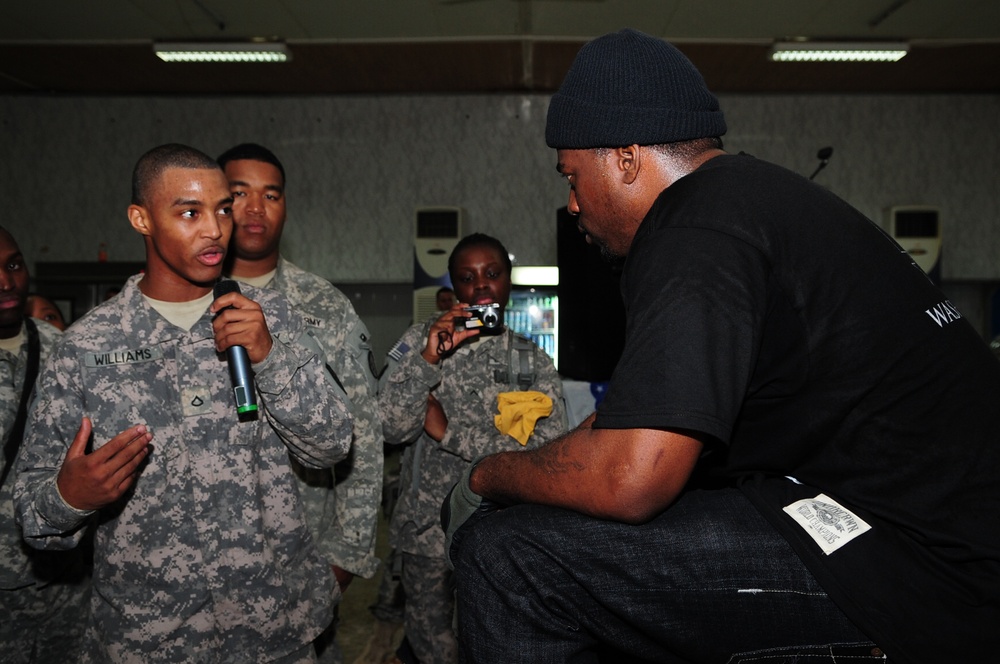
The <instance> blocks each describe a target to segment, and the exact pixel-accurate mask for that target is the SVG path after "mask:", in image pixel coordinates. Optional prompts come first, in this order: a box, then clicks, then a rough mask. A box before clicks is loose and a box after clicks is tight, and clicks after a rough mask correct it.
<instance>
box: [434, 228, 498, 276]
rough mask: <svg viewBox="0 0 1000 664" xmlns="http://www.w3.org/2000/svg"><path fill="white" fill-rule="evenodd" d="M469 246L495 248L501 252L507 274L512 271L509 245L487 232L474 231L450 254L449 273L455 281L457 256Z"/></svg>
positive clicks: (459, 242) (460, 241)
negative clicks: (508, 250)
mask: <svg viewBox="0 0 1000 664" xmlns="http://www.w3.org/2000/svg"><path fill="white" fill-rule="evenodd" d="M469 247H488V248H490V249H493V250H495V251H496V252H497V253H498V254H500V258H501V260H502V261H503V264H504V266H506V268H507V274H510V273H511V269H512V265H511V262H510V254H509V253H508V252H507V247H505V246H503V242H501V241H500V240H498V239H496V238H495V237H493V236H491V235H486V234H485V233H472V234H471V235H466V236H465V237H463V238H462V239H461V240H459V241H458V244H456V245H455V248H454V249H452V251H451V255H450V256H448V274H449V275H450V276H451V279H452V281H453V282H454V281H455V274H454V272H455V257H456V256H458V255H459V254H460V253H462V252H463V251H465V250H466V249H468V248H469Z"/></svg>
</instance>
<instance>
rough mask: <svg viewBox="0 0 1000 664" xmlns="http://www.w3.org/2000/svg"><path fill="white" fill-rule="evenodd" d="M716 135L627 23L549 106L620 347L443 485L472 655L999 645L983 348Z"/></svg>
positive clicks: (825, 215)
mask: <svg viewBox="0 0 1000 664" xmlns="http://www.w3.org/2000/svg"><path fill="white" fill-rule="evenodd" d="M725 130H726V126H725V122H724V120H723V116H722V113H721V111H720V110H719V105H718V102H717V100H716V99H715V97H714V96H713V95H712V94H711V93H710V92H709V91H708V89H707V88H706V86H705V83H704V81H703V79H702V77H701V76H700V74H699V73H698V71H697V70H696V69H695V68H694V66H693V65H692V64H691V63H690V62H689V61H688V60H687V59H686V58H685V57H684V56H683V55H682V54H681V53H680V52H679V51H678V50H677V49H675V48H674V47H672V46H671V45H669V44H667V43H666V42H664V41H662V40H660V39H656V38H654V37H650V36H648V35H644V34H642V33H640V32H636V31H634V30H623V31H621V32H618V33H615V34H610V35H605V36H603V37H600V38H598V39H596V40H594V41H593V42H590V43H589V44H587V45H586V46H584V47H583V49H582V50H581V51H580V53H579V54H578V56H577V58H576V60H575V61H574V63H573V65H572V67H571V69H570V71H569V73H568V74H567V76H566V79H565V80H564V82H563V84H562V86H561V87H560V89H559V92H558V93H557V94H556V95H555V96H553V98H552V102H551V104H550V107H549V115H548V122H547V126H546V142H547V143H548V144H549V146H550V147H553V148H555V149H556V150H557V158H558V168H559V171H560V172H561V173H562V175H563V177H565V178H566V179H567V180H568V182H569V185H570V194H569V205H568V209H569V211H570V212H571V213H572V214H574V215H576V220H577V224H578V226H579V228H580V230H581V232H583V233H584V234H586V237H587V241H588V242H593V243H596V244H598V245H600V246H601V248H602V250H603V252H604V253H605V255H606V256H608V257H609V258H612V259H616V260H622V261H624V271H623V274H622V292H623V295H624V299H625V305H626V307H625V308H626V311H627V332H626V342H625V350H624V352H623V354H622V357H621V360H620V362H619V364H618V366H617V368H616V371H615V374H614V376H613V378H612V380H611V384H610V387H609V389H608V391H607V394H606V396H605V398H604V400H603V401H602V403H601V405H600V407H599V409H598V411H597V413H596V414H595V415H594V416H592V417H591V418H590V419H588V420H587V421H586V422H584V424H582V425H581V426H580V427H579V428H578V429H576V430H575V431H573V432H571V433H569V434H567V435H566V436H564V437H562V438H559V439H556V440H555V441H552V442H550V443H549V444H548V445H545V446H543V447H541V448H538V449H535V450H531V451H526V452H513V453H502V454H497V455H493V456H489V457H486V458H485V459H483V460H481V461H480V462H479V463H478V464H477V465H475V466H474V467H473V468H472V469H471V470H470V472H468V473H466V475H465V476H464V477H463V479H462V481H461V482H459V483H458V484H457V485H456V487H455V488H454V489H453V490H452V493H451V496H450V498H449V500H448V501H447V502H446V504H445V506H444V508H443V510H442V522H443V525H444V526H445V530H446V533H447V536H448V542H449V547H450V548H449V555H450V557H451V560H452V561H453V564H454V565H455V570H456V579H457V584H458V585H457V592H458V616H459V640H460V643H461V647H462V655H463V657H464V659H465V661H474V662H505V663H506V662H563V661H565V662H595V661H608V662H621V661H644V662H750V661H754V662H757V661H769V662H790V661H809V662H829V663H833V662H842V661H851V662H859V661H860V662H868V661H890V662H899V663H903V664H914V663H924V662H934V663H937V662H946V661H966V662H981V661H992V660H994V659H995V658H996V652H998V651H1000V632H998V630H997V629H996V625H998V624H1000V516H998V515H1000V444H998V435H1000V434H998V432H1000V409H998V408H997V407H996V405H997V404H998V403H1000V363H997V362H996V360H995V359H994V358H993V357H992V355H991V354H990V351H989V348H988V347H987V345H986V343H985V342H984V341H983V340H982V339H981V338H980V337H979V335H978V333H977V332H976V331H975V330H974V329H973V327H972V326H970V325H969V324H968V322H967V321H966V320H965V319H964V318H963V317H962V314H961V312H960V311H958V309H956V308H955V306H954V305H952V304H951V302H949V301H948V299H947V297H946V296H945V295H944V294H943V293H942V292H941V291H939V290H938V289H937V288H936V287H935V286H934V285H933V284H932V283H931V282H930V280H929V279H927V278H926V277H925V275H924V274H923V273H922V272H921V271H920V269H919V268H918V267H917V266H916V264H915V263H913V261H912V260H911V259H910V258H909V256H908V254H907V253H906V252H905V251H903V250H901V249H900V247H899V246H898V245H896V244H895V243H894V242H893V241H892V240H891V239H890V238H889V237H888V236H887V235H886V234H885V233H883V232H882V231H881V230H880V229H879V228H878V227H877V226H876V225H875V224H873V223H872V222H871V221H870V220H868V219H867V218H865V217H864V216H863V215H862V214H861V213H860V212H858V211H857V210H855V209H853V208H852V207H850V206H849V205H847V204H846V203H845V202H843V201H842V200H840V199H838V198H837V197H836V196H834V195H833V194H831V193H830V192H828V191H826V190H824V189H823V188H821V187H818V186H816V185H814V184H812V183H811V182H809V181H808V180H807V179H806V178H804V177H801V176H799V175H796V174H794V173H791V172H789V171H786V170H785V169H782V168H780V167H777V166H774V165H772V164H767V163H765V162H761V161H758V160H756V159H754V158H753V157H750V156H747V155H743V154H740V155H729V154H726V153H725V152H723V150H722V142H721V139H720V136H721V135H722V134H724V133H725ZM626 258H627V260H626Z"/></svg>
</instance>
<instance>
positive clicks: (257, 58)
mask: <svg viewBox="0 0 1000 664" xmlns="http://www.w3.org/2000/svg"><path fill="white" fill-rule="evenodd" d="M153 52H154V53H155V54H156V56H157V57H158V58H160V59H161V60H163V61H164V62H287V61H288V60H291V59H292V52H291V51H290V50H288V46H286V45H285V44H284V43H282V42H218V43H208V42H190V43H179V42H177V43H159V44H153Z"/></svg>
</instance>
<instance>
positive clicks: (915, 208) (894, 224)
mask: <svg viewBox="0 0 1000 664" xmlns="http://www.w3.org/2000/svg"><path fill="white" fill-rule="evenodd" d="M886 217H887V221H888V224H889V234H890V235H892V237H893V239H894V240H896V242H898V243H899V246H900V247H902V248H903V250H904V251H906V253H908V254H909V255H910V258H912V259H913V262H914V263H916V264H917V265H918V266H919V267H920V269H921V270H923V271H924V272H926V273H927V275H928V276H929V277H930V278H931V281H933V282H934V283H935V284H940V283H941V211H940V210H939V209H938V208H936V207H930V206H926V205H897V206H894V207H891V208H888V209H887V210H886Z"/></svg>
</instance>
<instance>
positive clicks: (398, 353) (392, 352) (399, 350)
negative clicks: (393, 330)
mask: <svg viewBox="0 0 1000 664" xmlns="http://www.w3.org/2000/svg"><path fill="white" fill-rule="evenodd" d="M409 352H410V347H409V346H407V345H406V344H405V343H403V340H402V339H400V340H399V341H397V342H396V345H395V346H393V347H392V348H390V349H389V357H391V358H392V359H394V360H396V361H397V362H399V361H400V360H402V359H403V356H404V355H406V354H407V353H409Z"/></svg>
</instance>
